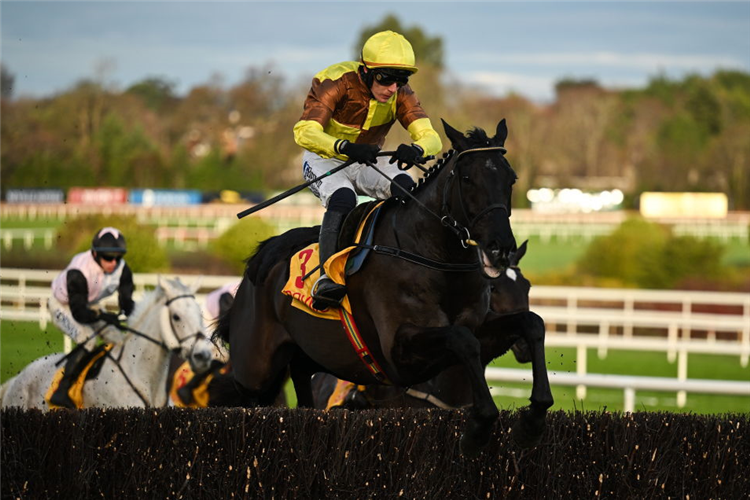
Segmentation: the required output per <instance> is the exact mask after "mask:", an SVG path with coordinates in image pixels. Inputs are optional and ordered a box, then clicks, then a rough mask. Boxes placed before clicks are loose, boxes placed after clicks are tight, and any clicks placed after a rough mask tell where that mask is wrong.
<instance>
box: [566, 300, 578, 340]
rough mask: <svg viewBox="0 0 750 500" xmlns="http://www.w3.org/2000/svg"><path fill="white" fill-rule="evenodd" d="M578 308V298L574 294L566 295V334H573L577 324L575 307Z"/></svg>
mask: <svg viewBox="0 0 750 500" xmlns="http://www.w3.org/2000/svg"><path fill="white" fill-rule="evenodd" d="M577 308H578V298H577V297H576V296H575V295H574V294H570V295H569V296H568V331H567V333H568V335H575V334H576V330H577V329H578V325H577V324H576V321H575V317H576V309H577Z"/></svg>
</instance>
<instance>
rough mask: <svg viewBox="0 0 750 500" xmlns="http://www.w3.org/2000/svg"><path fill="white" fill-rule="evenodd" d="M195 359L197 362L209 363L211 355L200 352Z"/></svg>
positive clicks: (195, 355)
mask: <svg viewBox="0 0 750 500" xmlns="http://www.w3.org/2000/svg"><path fill="white" fill-rule="evenodd" d="M194 357H195V359H196V360H197V361H208V359H209V358H210V357H211V355H210V354H209V353H207V352H205V351H199V352H196V353H195V354H194Z"/></svg>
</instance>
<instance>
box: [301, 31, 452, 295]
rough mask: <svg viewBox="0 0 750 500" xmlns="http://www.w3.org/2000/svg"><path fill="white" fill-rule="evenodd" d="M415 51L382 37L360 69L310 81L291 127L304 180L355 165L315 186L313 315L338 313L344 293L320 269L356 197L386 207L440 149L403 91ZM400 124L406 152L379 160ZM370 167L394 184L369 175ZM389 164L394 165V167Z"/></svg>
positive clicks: (341, 69)
mask: <svg viewBox="0 0 750 500" xmlns="http://www.w3.org/2000/svg"><path fill="white" fill-rule="evenodd" d="M414 63H415V57H414V50H413V49H412V46H411V44H410V43H409V42H408V41H407V40H406V38H404V37H403V36H402V35H400V34H398V33H395V32H393V31H382V32H380V33H376V34H374V35H373V36H371V37H370V38H369V39H368V40H367V41H366V42H365V44H364V46H363V47H362V53H361V58H360V60H359V61H350V62H342V63H338V64H334V65H332V66H329V67H328V68H326V69H324V70H323V71H321V72H320V73H318V74H317V75H315V77H314V78H313V81H312V87H311V88H310V91H309V93H308V95H307V99H306V100H305V105H304V111H303V113H302V117H301V118H300V120H299V121H298V122H297V124H296V125H295V126H294V140H295V142H296V143H297V144H299V145H300V146H302V147H303V148H305V149H306V151H305V152H304V154H303V157H302V162H303V166H302V170H303V175H304V177H305V179H306V180H308V181H309V180H312V179H314V178H315V177H317V176H319V175H322V174H324V173H325V172H327V171H329V170H331V169H332V168H334V167H336V166H338V165H341V164H342V163H343V162H344V161H345V160H347V159H349V160H354V161H356V162H357V163H354V164H353V165H352V166H350V167H347V168H345V169H344V170H342V171H340V172H338V173H337V174H336V175H333V176H330V177H325V178H324V179H322V180H320V181H318V182H316V183H315V184H312V185H311V186H310V189H311V190H312V192H313V193H314V194H315V195H316V196H317V197H318V198H320V201H321V203H322V205H323V206H324V207H326V213H325V215H324V216H323V223H322V225H321V228H320V263H321V275H320V278H319V279H318V280H317V281H316V282H315V284H314V285H313V291H312V296H313V307H314V308H316V309H325V308H327V307H329V306H332V307H336V306H338V305H339V303H340V302H341V300H342V299H343V297H344V295H346V287H344V286H343V285H339V284H337V283H334V282H333V281H332V280H331V279H330V278H328V277H327V276H326V275H325V272H324V270H323V268H322V264H323V263H324V262H325V261H326V260H328V259H329V258H330V257H331V256H332V255H333V254H334V253H336V245H337V239H338V233H339V230H340V229H341V225H342V223H343V221H344V218H345V217H346V215H347V214H348V213H349V212H350V211H351V210H352V209H353V208H354V207H355V205H356V204H357V194H365V195H368V196H371V197H373V198H379V199H385V198H388V197H389V196H391V195H394V194H395V195H398V194H399V193H400V191H401V190H399V189H398V188H397V187H392V186H391V182H393V183H396V184H398V185H400V186H402V187H404V188H406V189H410V188H411V187H412V186H413V185H414V180H413V179H412V178H411V176H410V175H409V174H407V173H405V172H402V170H407V169H409V168H410V167H412V166H413V165H414V164H415V163H417V162H418V161H421V160H422V159H423V158H424V157H425V156H430V155H434V154H436V153H438V152H439V151H440V150H441V149H442V143H441V140H440V136H439V135H438V133H437V132H436V131H435V129H433V128H432V124H431V123H430V119H429V118H428V117H427V113H425V111H424V110H423V109H422V106H421V104H420V103H419V99H417V96H416V94H415V93H414V91H413V90H412V89H411V87H410V86H409V84H408V81H409V77H410V76H411V75H413V74H414V73H416V72H417V67H416V66H415V65H414ZM396 120H398V121H399V122H400V123H401V125H402V126H403V127H404V128H405V129H406V130H407V131H408V132H409V135H410V136H411V139H412V141H413V142H412V143H411V144H401V145H400V146H399V147H398V149H397V151H396V154H395V155H394V157H393V158H391V159H390V161H389V160H388V158H377V157H376V154H377V153H378V151H379V150H380V148H381V147H382V146H383V143H384V142H385V137H386V135H387V134H388V131H389V130H390V128H391V126H392V125H393V123H394V122H395V121H396ZM366 163H375V164H377V165H378V168H379V169H380V170H381V171H383V172H385V173H386V174H387V175H388V176H389V177H390V178H391V179H392V181H391V180H388V179H384V178H383V177H381V176H380V174H379V173H378V172H376V171H375V170H373V169H369V168H367V166H366ZM394 163H396V164H395V165H394Z"/></svg>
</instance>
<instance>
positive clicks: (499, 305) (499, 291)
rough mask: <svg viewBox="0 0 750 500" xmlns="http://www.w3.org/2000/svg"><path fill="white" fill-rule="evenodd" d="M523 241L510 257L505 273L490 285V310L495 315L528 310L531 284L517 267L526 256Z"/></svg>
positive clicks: (525, 242)
mask: <svg viewBox="0 0 750 500" xmlns="http://www.w3.org/2000/svg"><path fill="white" fill-rule="evenodd" d="M527 243H528V240H526V241H524V242H523V243H522V244H521V246H520V247H518V249H517V250H516V251H514V252H512V253H511V256H510V265H509V266H508V268H507V269H505V272H504V273H503V274H501V275H500V276H498V277H497V278H495V279H493V280H492V281H491V282H490V283H491V286H490V290H491V291H492V295H491V298H490V309H491V310H492V312H494V313H496V314H512V313H516V312H519V311H527V310H528V309H529V290H530V289H531V282H530V281H529V280H527V279H526V277H525V276H524V275H523V274H522V273H521V269H520V268H519V267H518V264H519V262H520V261H521V258H522V257H523V256H524V255H525V254H526V244H527Z"/></svg>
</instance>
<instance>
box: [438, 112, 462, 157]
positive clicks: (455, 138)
mask: <svg viewBox="0 0 750 500" xmlns="http://www.w3.org/2000/svg"><path fill="white" fill-rule="evenodd" d="M440 121H441V122H443V129H444V130H445V135H447V136H448V139H450V141H451V145H452V146H453V149H455V150H457V151H463V150H465V149H466V137H465V136H464V134H462V133H461V132H459V131H458V130H456V129H454V128H453V127H451V126H450V125H448V124H447V123H446V122H445V120H443V119H442V118H441V119H440Z"/></svg>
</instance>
